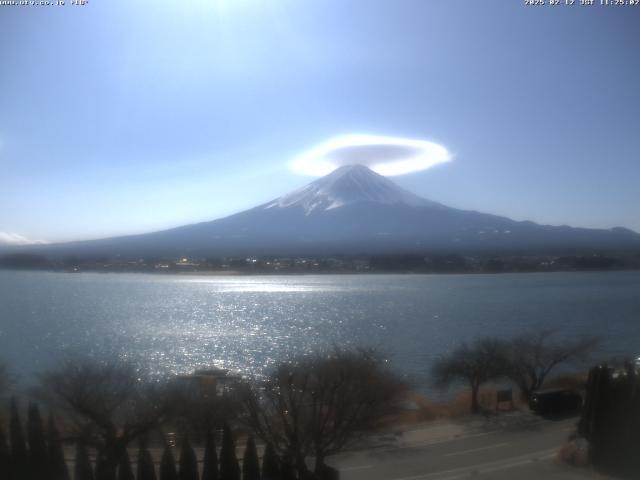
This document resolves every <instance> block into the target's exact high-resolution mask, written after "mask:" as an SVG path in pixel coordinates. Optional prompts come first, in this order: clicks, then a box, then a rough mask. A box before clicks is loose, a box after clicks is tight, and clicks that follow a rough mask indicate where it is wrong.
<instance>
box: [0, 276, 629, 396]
mask: <svg viewBox="0 0 640 480" xmlns="http://www.w3.org/2000/svg"><path fill="white" fill-rule="evenodd" d="M0 306H1V310H0V348H1V353H0V357H3V358H4V359H5V360H7V361H8V362H9V363H10V364H11V365H12V367H13V368H14V370H17V371H18V372H19V373H21V374H22V375H23V377H26V378H29V377H30V376H31V375H32V373H33V372H36V371H39V370H42V369H44V368H46V367H48V366H50V365H51V363H52V361H55V359H57V358H59V357H60V356H62V355H64V354H68V353H72V354H73V353H83V354H91V355H95V356H98V357H103V356H109V355H118V356H121V357H126V358H130V359H132V360H134V361H136V362H139V363H140V364H141V365H143V366H145V367H147V368H150V369H152V370H153V371H156V372H161V373H164V372H175V373H177V372H189V371H192V370H193V369H195V368H199V367H206V366H212V365H216V366H220V367H225V368H231V369H234V370H238V371H240V372H244V373H261V372H265V371H267V370H268V369H269V368H270V367H272V366H273V365H274V364H275V363H276V362H278V361H281V360H283V359H288V358H292V357H294V356H296V355H299V354H305V353H309V352H313V351H316V350H318V349H326V348H332V346H341V347H355V346H371V347H376V348H378V349H380V350H382V351H383V352H384V353H385V354H386V355H387V356H388V357H389V358H390V361H391V365H392V366H393V367H394V368H395V369H397V370H398V371H399V372H402V373H403V374H405V375H408V376H409V378H410V379H411V380H412V381H414V383H415V384H416V385H417V386H418V388H420V389H421V390H427V389H428V370H429V367H430V364H431V362H432V361H433V359H434V358H435V357H436V356H437V355H440V354H442V353H443V352H445V351H447V350H448V349H449V348H451V347H452V346H454V345H455V344H456V343H457V342H460V341H462V340H469V339H472V338H475V337H476V336H479V335H490V334H497V335H505V336H507V335H512V334H514V333H520V332H524V331H530V330H534V329H540V328H556V329H558V330H560V333H561V334H564V335H575V334H578V333H589V334H597V335H602V336H603V337H604V341H603V344H602V350H601V355H603V356H604V355H606V356H609V355H623V354H637V353H638V348H640V347H638V345H640V322H639V319H640V273H638V272H617V273H566V274H565V273H556V274H527V275H441V276H430V275H378V276H374V275H344V276H337V275H326V276H265V277H204V276H202V277H200V276H168V275H167V276H163V275H138V274H131V275H129V274H90V273H83V274H58V273H44V272H8V271H1V272H0Z"/></svg>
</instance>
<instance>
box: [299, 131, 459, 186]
mask: <svg viewBox="0 0 640 480" xmlns="http://www.w3.org/2000/svg"><path fill="white" fill-rule="evenodd" d="M449 160H451V155H450V154H449V152H448V151H447V149H446V148H444V147H443V146H441V145H438V144H437V143H433V142H427V141H426V140H414V139H410V138H397V137H380V136H375V135H346V136H342V137H337V138H332V139H331V140H328V141H326V142H324V143H321V144H320V145H317V146H316V147H314V148H312V149H311V150H309V151H308V152H306V153H304V154H302V155H301V156H299V157H298V158H296V159H295V160H294V161H293V162H292V164H291V169H292V170H293V171H294V172H296V173H300V174H302V175H310V176H315V177H320V176H323V175H327V174H329V173H331V172H332V171H333V170H335V169H336V168H338V167H342V166H344V165H355V164H359V165H365V166H367V167H369V168H370V169H371V170H373V171H374V172H376V173H379V174H380V175H385V176H394V175H404V174H406V173H411V172H417V171H420V170H426V169H427V168H430V167H433V166H434V165H437V164H439V163H444V162H448V161H449Z"/></svg>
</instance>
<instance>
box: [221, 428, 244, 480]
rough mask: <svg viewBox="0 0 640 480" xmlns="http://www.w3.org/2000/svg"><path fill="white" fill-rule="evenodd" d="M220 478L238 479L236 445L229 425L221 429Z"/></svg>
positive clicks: (222, 479) (238, 466)
mask: <svg viewBox="0 0 640 480" xmlns="http://www.w3.org/2000/svg"><path fill="white" fill-rule="evenodd" d="M220 480H240V465H239V464H238V458H237V457H236V445H235V442H234V441H233V434H232V433H231V429H230V428H229V425H226V424H225V425H224V429H223V431H222V448H221V450H220Z"/></svg>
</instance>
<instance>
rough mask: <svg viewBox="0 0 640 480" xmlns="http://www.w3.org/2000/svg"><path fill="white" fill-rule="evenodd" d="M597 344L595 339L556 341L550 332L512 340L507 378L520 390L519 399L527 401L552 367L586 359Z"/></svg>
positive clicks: (583, 338) (521, 336) (522, 336)
mask: <svg viewBox="0 0 640 480" xmlns="http://www.w3.org/2000/svg"><path fill="white" fill-rule="evenodd" d="M597 343H598V340H597V338H595V337H581V338H578V339H575V340H564V341H559V340H557V339H555V338H554V332H553V331H552V330H545V331H542V332H539V333H535V334H527V335H520V336H517V337H514V338H513V339H512V340H511V341H510V342H509V349H508V372H507V375H508V377H509V378H510V379H511V380H512V381H513V382H514V383H515V384H516V385H517V386H518V388H519V389H520V393H521V395H522V398H524V399H526V400H528V399H529V398H530V397H531V394H532V393H533V392H534V391H535V390H537V389H539V388H541V387H542V385H543V384H544V381H545V379H546V378H547V377H548V375H549V373H551V371H552V370H553V369H554V368H556V367H557V366H558V365H560V364H562V363H567V362H571V361H579V360H586V359H587V358H588V356H589V354H590V353H591V352H592V351H593V349H594V348H595V347H596V345H597Z"/></svg>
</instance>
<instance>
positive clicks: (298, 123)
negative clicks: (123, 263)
mask: <svg viewBox="0 0 640 480" xmlns="http://www.w3.org/2000/svg"><path fill="white" fill-rule="evenodd" d="M523 3H524V2H523V1H518V0H514V1H492V2H478V1H473V0H469V1H449V0H447V1H444V0H442V1H425V0H401V1H388V0H387V1H380V0H350V1H344V0H323V1H312V0H280V1H275V0H194V1H191V2H176V1H171V2H170V1H165V0H154V1H147V0H139V1H136V2H132V1H130V0H108V1H107V0H90V2H89V4H88V5H86V6H84V7H79V6H72V5H70V1H67V5H66V6H65V7H53V6H51V7H32V6H30V7H19V6H0V42H1V44H2V46H3V47H2V50H0V232H5V233H12V234H17V235H22V236H24V237H27V238H31V239H44V240H49V241H59V240H70V239H81V238H97V237H103V236H110V235H119V234H125V233H138V232H145V231H152V230H156V229H161V228H166V227H172V226H177V225H181V224H186V223H191V222H196V221H203V220H210V219H214V218H217V217H220V216H224V215H228V214H231V213H234V212H237V211H239V210H242V209H245V208H249V207H252V206H254V205H256V204H259V203H262V202H266V201H268V200H270V199H272V198H275V197H277V196H280V195H281V194H283V193H286V192H287V191H289V190H291V189H294V188H297V187H299V186H301V185H303V184H305V183H306V182H308V181H310V180H311V179H310V178H307V177H302V176H299V175H295V174H294V173H292V172H291V171H290V170H289V169H288V164H289V163H290V161H291V160H292V159H293V158H294V157H295V156H296V155H297V154H299V153H300V152H302V151H305V150H307V149H309V148H310V147H312V146H313V145H315V144H317V143H320V142H322V141H324V140H326V139H327V138H329V137H333V136H336V135H342V134H352V133H366V134H375V135H390V136H401V137H410V138H419V139H425V140H430V141H434V142H437V143H439V144H441V145H444V146H445V147H446V148H447V149H448V150H449V151H450V152H451V153H452V154H453V160H452V161H451V162H449V163H446V164H442V165H438V166H436V167H434V168H432V169H430V170H426V171H422V172H418V173H413V174H409V175H404V176H399V177H394V181H397V182H398V183H399V184H400V185H402V186H404V187H406V188H408V189H411V190H412V191H414V192H415V193H418V194H420V195H422V196H425V197H428V198H431V199H433V200H436V201H439V202H442V203H445V204H448V205H450V206H454V207H459V208H465V209H475V210H481V211H485V212H489V213H496V214H502V215H507V216H510V217H512V218H515V219H518V220H524V219H529V220H534V221H537V222H542V223H549V224H570V225H575V226H588V227H606V228H608V227H612V226H616V225H622V226H627V227H630V228H633V229H635V230H640V212H639V208H638V206H639V205H640V188H639V186H638V185H639V184H640V156H639V152H640V132H639V127H640V55H638V45H640V29H639V28H637V25H638V24H639V21H640V6H638V7H632V6H624V7H618V6H609V7H601V6H594V7H584V6H579V5H574V6H572V7H568V6H549V5H546V6H544V7H530V6H524V5H523ZM578 3H579V2H578Z"/></svg>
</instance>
